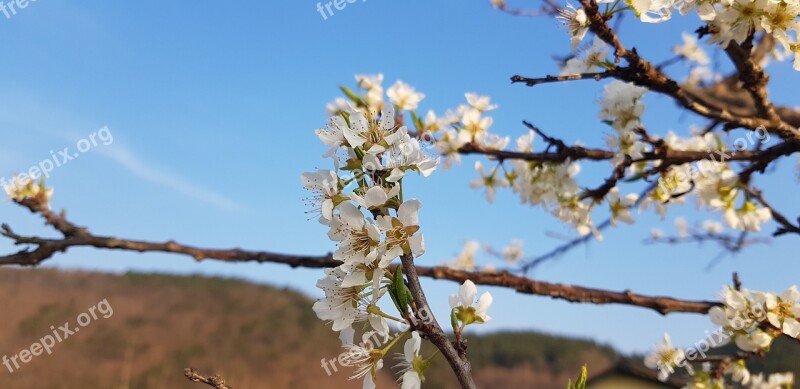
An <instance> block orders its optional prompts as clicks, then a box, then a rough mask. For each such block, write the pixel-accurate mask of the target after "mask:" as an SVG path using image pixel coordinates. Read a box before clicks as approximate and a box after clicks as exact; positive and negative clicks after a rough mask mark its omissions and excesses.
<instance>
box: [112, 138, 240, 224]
mask: <svg viewBox="0 0 800 389" xmlns="http://www.w3.org/2000/svg"><path fill="white" fill-rule="evenodd" d="M97 151H98V152H99V154H100V155H102V156H104V157H106V158H108V159H111V160H112V161H114V162H117V163H118V164H120V166H122V167H123V168H125V169H126V170H127V171H129V172H130V173H131V174H133V175H135V176H137V177H139V178H141V179H143V180H146V181H150V182H152V183H154V184H158V185H161V186H163V187H165V188H168V189H171V190H174V191H176V192H178V193H180V194H183V195H186V196H189V197H192V198H195V199H196V200H199V201H202V202H205V203H208V204H211V205H214V206H216V207H219V208H222V209H227V210H231V211H237V210H240V209H242V206H241V205H239V203H237V202H236V201H234V200H231V199H229V198H228V197H226V196H224V195H222V194H219V193H216V192H214V191H211V190H208V189H205V188H201V187H199V186H197V185H195V184H192V183H190V182H188V181H186V180H184V179H182V178H180V177H177V176H174V175H170V174H169V173H166V172H164V171H163V170H162V169H158V168H155V167H153V166H150V165H148V164H147V163H146V162H144V161H142V160H141V159H139V158H138V157H137V156H136V155H134V154H133V153H132V152H131V151H130V150H128V149H126V148H124V147H122V146H121V145H119V144H117V143H114V144H113V145H112V146H111V147H109V148H105V147H103V148H99V149H98V150H97Z"/></svg>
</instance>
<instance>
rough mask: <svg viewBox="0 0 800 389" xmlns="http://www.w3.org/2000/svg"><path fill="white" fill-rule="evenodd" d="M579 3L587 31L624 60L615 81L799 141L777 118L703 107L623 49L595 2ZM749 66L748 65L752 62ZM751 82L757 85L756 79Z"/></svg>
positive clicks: (735, 123) (721, 118) (712, 116)
mask: <svg viewBox="0 0 800 389" xmlns="http://www.w3.org/2000/svg"><path fill="white" fill-rule="evenodd" d="M580 1H581V4H582V5H583V7H584V9H585V11H586V16H587V18H588V20H589V29H590V30H591V31H592V32H593V33H594V34H595V35H597V37H598V38H600V39H602V40H603V41H604V42H606V43H608V44H609V45H611V46H612V47H613V48H614V52H615V55H616V57H617V61H618V60H619V59H620V58H624V59H625V61H626V62H627V63H628V65H627V66H625V67H617V68H615V69H614V77H615V78H617V79H620V80H623V81H627V82H632V83H634V84H636V85H639V86H643V87H645V88H647V89H649V90H651V91H653V92H658V93H661V94H664V95H667V96H670V97H671V98H673V99H674V100H675V101H676V102H677V103H678V104H680V105H681V106H683V107H684V108H687V109H689V110H691V111H693V112H695V113H697V114H699V115H701V116H704V117H707V118H709V119H712V120H719V121H723V122H725V123H728V124H729V125H730V126H732V127H744V128H749V129H751V130H755V129H757V128H759V127H763V128H765V129H766V130H767V131H770V132H773V133H775V134H777V135H779V136H780V137H782V138H784V139H793V140H800V131H798V130H797V128H795V127H793V126H791V125H789V124H788V123H785V122H784V121H782V120H780V118H779V117H777V116H774V115H768V116H769V117H767V118H760V117H741V116H737V115H734V114H733V113H731V112H730V111H728V110H726V109H715V108H714V107H710V106H708V105H706V104H703V102H702V101H700V100H698V99H696V98H694V97H693V96H692V95H691V94H689V93H687V92H686V91H685V90H684V89H683V88H681V86H680V85H679V84H678V83H677V82H675V81H674V80H672V79H670V78H669V77H667V76H666V75H665V74H664V73H663V72H661V71H660V70H659V69H658V68H657V67H655V66H654V65H653V64H651V63H650V62H649V61H647V60H645V59H644V58H642V57H640V56H639V54H638V53H637V52H636V50H635V49H633V50H628V49H626V48H625V46H623V45H622V43H621V42H620V40H619V38H618V37H617V34H616V33H615V32H614V30H613V29H612V28H611V27H610V26H609V25H608V23H606V19H605V18H604V17H603V15H602V14H601V13H600V10H599V8H598V6H597V2H595V1H594V0H580ZM750 62H751V63H752V61H750ZM748 66H749V65H748ZM755 81H757V82H761V80H760V79H759V80H755Z"/></svg>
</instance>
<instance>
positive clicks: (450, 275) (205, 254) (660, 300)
mask: <svg viewBox="0 0 800 389" xmlns="http://www.w3.org/2000/svg"><path fill="white" fill-rule="evenodd" d="M16 203H17V204H19V205H21V206H24V207H26V208H28V209H29V210H30V211H31V212H33V213H38V214H41V215H42V216H43V217H44V218H45V220H52V221H54V223H49V222H48V224H50V225H53V226H60V228H64V229H65V230H66V231H72V230H74V229H75V228H80V229H82V230H83V231H84V233H83V234H82V235H81V236H76V237H65V238H64V239H45V238H39V237H27V236H21V235H19V234H17V233H15V232H14V231H13V230H12V229H11V228H10V227H9V226H8V225H4V226H3V231H1V232H0V235H2V236H5V237H6V238H9V239H11V240H13V241H14V243H15V244H17V245H33V246H36V249H35V250H33V251H29V250H22V251H19V252H17V253H15V254H11V255H6V256H0V266H2V265H20V266H36V265H38V264H40V263H41V262H43V261H45V260H47V259H49V258H51V257H52V256H53V255H54V254H56V253H59V252H66V251H67V250H68V249H69V248H72V247H95V248H99V249H109V250H122V251H138V252H165V253H174V254H183V255H187V256H190V257H192V258H194V259H195V260H198V261H201V260H203V259H215V260H220V261H225V262H259V263H278V264H284V265H289V266H291V267H303V268H328V267H336V266H339V265H340V264H341V262H339V261H336V260H333V258H332V257H331V255H330V254H328V255H323V256H306V255H287V254H276V253H272V252H266V251H249V250H242V249H239V248H234V249H227V250H224V249H204V248H198V247H194V246H188V245H184V244H180V243H177V242H174V241H168V242H163V243H156V242H146V241H136V240H127V239H121V238H115V237H102V236H95V235H93V234H91V233H90V232H89V231H88V230H87V229H86V228H83V227H77V226H76V225H75V224H73V223H72V222H70V221H68V220H67V219H66V218H65V217H64V214H63V213H62V214H60V215H58V214H55V213H52V211H50V210H49V209H48V208H47V207H45V206H43V205H41V204H39V203H38V202H36V201H34V200H31V199H25V200H23V201H19V202H16ZM53 217H56V218H57V219H58V220H56V219H53ZM56 228H57V229H59V230H60V228H59V227H56ZM396 266H397V265H394V266H393V267H392V268H391V270H392V271H394V269H396ZM404 270H406V269H404ZM407 271H408V270H406V272H407ZM414 274H416V275H418V276H419V277H430V278H434V279H443V280H450V281H454V282H458V283H463V282H464V281H465V280H468V279H469V280H471V281H472V282H474V283H475V284H479V285H489V286H497V287H502V288H507V289H511V290H514V291H516V292H518V293H523V294H531V295H538V296H547V297H551V298H554V299H559V300H565V301H569V302H574V303H593V304H622V305H630V306H637V307H642V308H648V309H652V310H654V311H656V312H658V313H661V314H667V313H672V312H687V313H701V314H704V313H707V312H708V310H710V309H711V307H713V306H715V305H717V303H715V302H711V301H690V300H680V299H675V298H670V297H661V296H645V295H638V294H635V293H633V292H631V291H623V292H614V291H608V290H603V289H593V288H587V287H581V286H572V285H563V284H556V283H549V282H542V281H536V280H532V279H529V278H526V277H522V276H518V275H513V274H511V273H508V272H494V273H488V272H465V271H458V270H453V269H451V268H449V267H445V266H436V267H423V266H414ZM406 275H408V273H406Z"/></svg>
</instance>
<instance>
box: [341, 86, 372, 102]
mask: <svg viewBox="0 0 800 389" xmlns="http://www.w3.org/2000/svg"><path fill="white" fill-rule="evenodd" d="M339 89H341V90H342V92H344V94H345V95H346V96H347V97H348V98H349V99H350V100H353V102H354V103H356V104H357V105H359V106H366V104H364V101H363V100H361V98H360V97H358V95H356V94H355V92H353V91H352V90H351V89H350V88H348V87H346V86H340V87H339Z"/></svg>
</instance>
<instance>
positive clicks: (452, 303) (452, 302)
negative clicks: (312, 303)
mask: <svg viewBox="0 0 800 389" xmlns="http://www.w3.org/2000/svg"><path fill="white" fill-rule="evenodd" d="M447 303H448V304H450V308H456V307H458V306H459V304H458V303H459V301H458V296H457V295H454V294H451V295H450V296H448V297H447ZM317 316H319V314H317ZM320 319H321V318H320Z"/></svg>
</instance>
